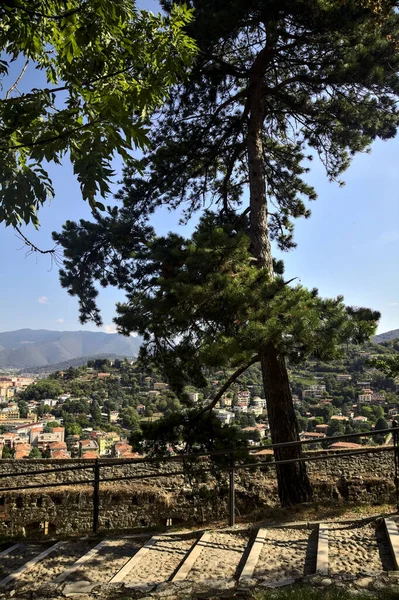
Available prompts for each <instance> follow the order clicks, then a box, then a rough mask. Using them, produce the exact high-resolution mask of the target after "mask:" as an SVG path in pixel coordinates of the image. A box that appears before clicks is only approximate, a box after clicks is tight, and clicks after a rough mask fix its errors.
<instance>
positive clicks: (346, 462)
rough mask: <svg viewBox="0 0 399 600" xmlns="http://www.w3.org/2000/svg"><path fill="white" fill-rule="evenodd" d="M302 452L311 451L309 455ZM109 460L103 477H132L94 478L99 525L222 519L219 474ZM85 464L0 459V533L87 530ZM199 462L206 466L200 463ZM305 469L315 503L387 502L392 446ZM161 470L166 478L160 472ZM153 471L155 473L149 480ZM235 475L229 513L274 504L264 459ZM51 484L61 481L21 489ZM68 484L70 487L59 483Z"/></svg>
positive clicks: (254, 512)
mask: <svg viewBox="0 0 399 600" xmlns="http://www.w3.org/2000/svg"><path fill="white" fill-rule="evenodd" d="M328 453H329V452H328V451H325V454H328ZM308 455H309V456H312V453H311V452H309V453H308ZM266 458H267V459H270V458H271V457H266ZM104 462H105V464H106V461H104ZM115 462H116V463H117V464H115V465H113V466H112V467H108V468H102V469H101V478H102V479H103V478H119V477H123V476H126V475H128V476H133V477H138V479H133V480H129V481H114V482H104V483H101V486H100V529H102V530H108V529H112V530H118V529H120V530H122V529H133V528H148V527H159V526H163V525H165V524H166V520H167V519H172V522H173V523H174V524H175V525H176V524H186V525H189V524H190V525H194V524H202V523H207V522H211V521H215V520H222V519H226V517H227V513H228V480H227V474H226V473H223V474H222V475H221V477H219V478H217V479H215V478H214V477H212V476H210V475H209V474H204V475H203V476H201V477H197V478H195V479H194V480H192V479H190V478H189V477H184V476H183V475H180V474H179V473H178V472H179V471H180V470H181V468H182V465H181V463H178V462H172V463H163V464H151V465H150V464H147V463H133V464H132V463H130V464H122V461H115ZM82 464H88V465H90V469H88V470H84V471H66V472H59V473H46V474H38V475H29V476H21V477H15V474H16V473H23V472H24V471H29V470H31V471H41V470H50V469H57V468H58V469H60V468H63V467H66V466H76V465H82ZM92 464H93V463H92V461H84V460H83V461H82V460H24V461H13V460H7V459H5V460H0V536H18V535H35V536H37V535H38V534H40V533H43V534H44V533H45V532H48V533H58V534H60V535H74V534H81V533H89V532H90V531H91V529H92V514H93V500H92V497H93V486H92V484H85V483H84V481H85V480H86V481H87V480H90V479H93V470H92ZM200 466H203V467H206V466H207V462H206V460H205V461H202V462H201V465H200ZM308 471H309V474H310V477H311V479H312V483H313V486H314V494H315V500H321V501H323V500H328V499H333V500H334V501H347V502H356V503H359V502H367V503H374V504H381V503H386V502H392V501H394V496H395V489H394V460H393V452H392V451H389V452H386V451H383V450H381V451H378V452H376V453H374V454H363V455H359V456H350V457H345V456H342V457H341V456H340V457H337V458H331V459H330V460H327V459H326V460H320V461H314V462H313V461H310V462H309V463H308ZM166 472H167V473H172V475H169V476H166ZM155 473H157V474H160V475H161V477H157V478H151V477H149V475H151V474H155ZM162 474H163V475H164V476H162ZM235 480H236V510H237V514H238V515H240V516H241V517H247V518H253V519H256V518H262V510H263V511H264V510H265V509H266V508H268V507H272V506H275V505H276V504H277V503H278V496H277V486H276V479H275V470H274V468H273V467H272V466H267V462H266V463H264V464H263V465H262V467H260V468H253V469H237V471H236V475H235ZM56 482H58V483H61V484H64V485H62V487H45V488H41V489H29V488H27V486H29V485H35V484H38V485H45V484H51V483H56ZM68 482H71V483H73V485H70V486H68V485H65V484H66V483H68ZM11 486H13V487H14V486H15V487H17V486H18V489H17V490H14V491H9V492H6V491H4V492H1V488H4V487H11Z"/></svg>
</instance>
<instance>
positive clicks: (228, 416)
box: [215, 408, 234, 425]
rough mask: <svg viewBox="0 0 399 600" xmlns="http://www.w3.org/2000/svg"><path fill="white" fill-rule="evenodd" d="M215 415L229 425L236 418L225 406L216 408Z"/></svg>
mask: <svg viewBox="0 0 399 600" xmlns="http://www.w3.org/2000/svg"><path fill="white" fill-rule="evenodd" d="M215 416H216V417H217V418H218V419H219V420H220V421H222V423H223V424H224V425H228V424H229V423H231V421H233V420H234V413H233V412H230V411H229V410H225V409H223V408H220V409H217V410H215Z"/></svg>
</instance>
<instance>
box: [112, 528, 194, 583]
mask: <svg viewBox="0 0 399 600" xmlns="http://www.w3.org/2000/svg"><path fill="white" fill-rule="evenodd" d="M196 540H197V536H193V535H192V534H190V535H163V536H162V539H160V540H158V541H157V542H156V544H154V545H153V546H151V547H150V549H149V551H148V552H147V554H145V555H144V556H143V558H142V559H141V560H140V561H139V562H138V563H137V565H136V566H134V567H133V569H132V570H131V571H130V573H128V574H127V575H126V577H125V579H124V580H123V581H124V583H137V584H144V583H162V582H163V581H167V580H168V579H169V578H170V577H171V576H172V575H173V573H174V572H175V571H176V569H177V568H178V566H179V565H180V563H181V562H182V561H183V560H184V558H185V557H186V556H187V553H188V552H189V550H190V549H191V548H192V547H193V545H194V543H195V542H196Z"/></svg>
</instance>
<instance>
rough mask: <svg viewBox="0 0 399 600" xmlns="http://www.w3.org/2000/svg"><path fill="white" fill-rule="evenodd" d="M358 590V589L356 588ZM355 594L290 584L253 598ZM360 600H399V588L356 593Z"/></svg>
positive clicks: (326, 598) (312, 599)
mask: <svg viewBox="0 0 399 600" xmlns="http://www.w3.org/2000/svg"><path fill="white" fill-rule="evenodd" d="M356 591H357V590H356ZM352 597H353V594H351V593H349V591H348V590H347V589H345V588H339V589H338V588H336V587H334V585H332V586H331V587H329V588H326V589H325V588H323V589H321V588H320V589H318V588H316V587H309V586H307V585H295V586H292V587H291V586H290V587H289V588H287V589H283V590H265V591H262V592H256V593H255V594H253V596H252V597H251V600H349V599H350V598H352ZM356 598H357V599H358V600H368V599H370V598H371V600H373V599H374V600H399V593H398V592H397V590H395V589H392V588H387V589H385V590H382V591H380V592H374V593H373V594H371V595H370V592H369V591H366V592H361V591H360V590H359V593H358V594H356Z"/></svg>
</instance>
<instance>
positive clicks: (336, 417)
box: [330, 415, 349, 423]
mask: <svg viewBox="0 0 399 600" xmlns="http://www.w3.org/2000/svg"><path fill="white" fill-rule="evenodd" d="M330 421H340V422H341V423H346V422H347V421H349V417H343V416H342V415H333V416H332V417H331V419H330Z"/></svg>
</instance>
